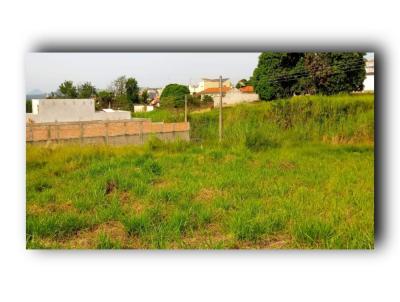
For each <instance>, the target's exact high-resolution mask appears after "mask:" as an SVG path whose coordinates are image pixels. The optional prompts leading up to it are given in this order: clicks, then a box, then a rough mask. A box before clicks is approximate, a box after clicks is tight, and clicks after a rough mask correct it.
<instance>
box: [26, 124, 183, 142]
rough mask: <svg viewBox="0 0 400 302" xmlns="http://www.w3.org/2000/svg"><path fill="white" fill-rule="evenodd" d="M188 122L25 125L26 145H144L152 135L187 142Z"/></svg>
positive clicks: (162, 138)
mask: <svg viewBox="0 0 400 302" xmlns="http://www.w3.org/2000/svg"><path fill="white" fill-rule="evenodd" d="M189 130H190V125H189V123H185V122H179V123H162V122H160V123H154V122H151V121H150V120H141V121H137V120H136V121H135V120H119V121H90V122H68V123H40V124H35V123H27V124H26V142H27V143H31V144H40V143H49V142H60V143H62V142H75V143H89V144H90V143H105V144H143V143H144V142H145V141H146V140H147V139H148V138H150V137H151V136H156V137H158V138H160V139H161V140H165V141H167V140H175V139H182V140H189V139H190V135H189Z"/></svg>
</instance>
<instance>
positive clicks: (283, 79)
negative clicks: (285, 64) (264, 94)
mask: <svg viewBox="0 0 400 302" xmlns="http://www.w3.org/2000/svg"><path fill="white" fill-rule="evenodd" d="M335 67H339V66H335ZM348 67H349V68H341V69H340V68H339V69H338V70H336V72H328V73H327V75H328V76H329V75H334V74H339V73H342V72H351V71H357V70H362V69H364V68H365V66H363V65H359V66H357V65H353V66H348ZM311 77H313V76H312V75H310V74H309V73H296V74H293V75H288V76H286V77H276V78H272V79H268V80H266V81H265V82H269V83H275V82H288V81H294V80H296V79H301V78H311Z"/></svg>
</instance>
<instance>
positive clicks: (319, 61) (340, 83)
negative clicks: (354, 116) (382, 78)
mask: <svg viewBox="0 0 400 302" xmlns="http://www.w3.org/2000/svg"><path fill="white" fill-rule="evenodd" d="M364 55H365V53H363V52H318V53H306V54H305V64H304V65H305V69H306V70H307V72H308V74H309V76H310V78H311V79H312V81H313V84H314V86H315V90H316V92H317V93H321V94H328V95H330V94H335V93H339V92H352V91H361V90H363V88H364V87H363V82H364V79H365V76H366V71H365V60H364Z"/></svg>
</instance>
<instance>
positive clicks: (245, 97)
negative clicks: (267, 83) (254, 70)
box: [213, 89, 259, 107]
mask: <svg viewBox="0 0 400 302" xmlns="http://www.w3.org/2000/svg"><path fill="white" fill-rule="evenodd" d="M213 98H214V107H216V106H219V95H216V96H213ZM258 100H259V97H258V94H257V93H244V92H241V91H240V90H239V89H232V90H231V91H229V92H227V93H226V94H225V96H223V97H222V105H234V104H240V103H249V102H255V101H258Z"/></svg>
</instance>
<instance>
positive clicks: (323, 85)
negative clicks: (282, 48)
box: [251, 52, 365, 100]
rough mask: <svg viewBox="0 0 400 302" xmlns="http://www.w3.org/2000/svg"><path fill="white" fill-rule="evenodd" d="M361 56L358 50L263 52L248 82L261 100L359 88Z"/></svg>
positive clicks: (361, 76) (362, 71) (361, 74)
mask: <svg viewBox="0 0 400 302" xmlns="http://www.w3.org/2000/svg"><path fill="white" fill-rule="evenodd" d="M363 57H364V53H361V52H317V53H312V52H305V53H300V52H298V53H284V52H281V53H277V52H264V53H262V54H261V55H260V57H259V61H258V65H257V67H256V69H255V70H254V72H253V76H252V78H251V83H252V84H253V85H254V88H255V90H256V92H257V93H258V94H259V95H260V98H261V99H264V100H272V99H277V98H286V97H289V96H292V95H294V94H317V93H321V94H327V95H329V94H335V93H338V92H352V91H360V90H362V89H363V81H364V79H365V61H364V58H363Z"/></svg>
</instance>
